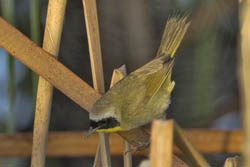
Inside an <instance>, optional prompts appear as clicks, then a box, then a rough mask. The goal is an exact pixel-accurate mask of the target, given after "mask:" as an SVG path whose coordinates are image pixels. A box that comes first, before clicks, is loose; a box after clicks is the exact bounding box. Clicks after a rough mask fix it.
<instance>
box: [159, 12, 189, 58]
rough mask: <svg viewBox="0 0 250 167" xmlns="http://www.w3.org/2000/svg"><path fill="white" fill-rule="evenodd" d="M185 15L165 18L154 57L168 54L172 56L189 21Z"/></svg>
mask: <svg viewBox="0 0 250 167" xmlns="http://www.w3.org/2000/svg"><path fill="white" fill-rule="evenodd" d="M187 17H188V16H187V15H184V16H181V15H175V16H173V17H170V18H169V19H168V20H167V23H166V26H165V30H164V33H163V36H162V40H161V45H160V47H159V50H158V52H157V56H156V57H161V56H164V55H165V56H166V55H170V57H171V58H173V57H174V54H175V52H176V50H177V49H178V47H179V45H180V43H181V41H182V39H183V37H184V35H185V33H186V31H187V29H188V27H189V25H190V22H188V21H187Z"/></svg>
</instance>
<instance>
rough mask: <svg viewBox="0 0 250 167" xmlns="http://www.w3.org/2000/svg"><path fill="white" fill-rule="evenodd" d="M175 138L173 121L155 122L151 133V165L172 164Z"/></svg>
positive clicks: (168, 165)
mask: <svg viewBox="0 0 250 167" xmlns="http://www.w3.org/2000/svg"><path fill="white" fill-rule="evenodd" d="M173 138H174V122H173V121H171V120H170V121H160V120H156V121H154V122H153V125H152V133H151V152H150V163H151V164H150V166H153V167H165V166H166V167H171V166H172V156H173V144H174V143H173Z"/></svg>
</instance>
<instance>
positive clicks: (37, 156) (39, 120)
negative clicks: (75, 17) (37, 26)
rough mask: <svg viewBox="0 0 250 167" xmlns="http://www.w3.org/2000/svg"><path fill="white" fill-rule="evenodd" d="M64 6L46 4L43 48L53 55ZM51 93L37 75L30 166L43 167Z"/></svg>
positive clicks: (60, 1) (61, 2)
mask: <svg viewBox="0 0 250 167" xmlns="http://www.w3.org/2000/svg"><path fill="white" fill-rule="evenodd" d="M65 7H66V0H56V1H49V4H48V10H47V18H46V25H45V33H44V40H43V48H44V50H46V51H47V52H49V53H51V54H52V55H54V56H57V55H58V50H59V46H60V40H61V33H62V26H63V20H64V13H65ZM39 63H40V62H39ZM36 65H37V64H36ZM52 94H53V87H52V85H51V84H50V83H49V82H47V81H46V80H45V79H43V78H42V77H39V83H38V90H37V100H36V112H35V121H34V134H33V147H32V157H31V166H32V167H45V157H46V147H47V140H48V127H49V119H50V109H51V101H52Z"/></svg>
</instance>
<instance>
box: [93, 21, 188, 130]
mask: <svg viewBox="0 0 250 167" xmlns="http://www.w3.org/2000/svg"><path fill="white" fill-rule="evenodd" d="M189 25H190V22H188V21H187V16H173V17H171V18H169V19H168V20H167V23H166V27H165V30H164V33H163V37H162V41H161V44H160V47H159V50H158V52H157V56H156V57H155V58H154V59H153V60H151V61H150V62H149V63H147V64H146V65H144V66H142V67H140V68H139V69H137V70H136V71H134V72H132V73H130V74H129V75H128V76H127V77H125V78H124V79H122V80H121V81H119V82H118V83H117V84H115V85H114V86H113V87H112V88H111V89H110V90H109V91H108V92H107V93H106V94H104V95H103V96H102V97H101V98H100V99H98V100H97V101H96V103H95V104H94V105H93V108H92V111H91V112H90V114H89V118H90V129H89V134H91V133H93V132H94V131H97V132H117V131H127V130H130V129H133V128H138V127H140V126H142V125H145V124H147V123H149V122H151V121H152V120H153V119H155V118H161V117H162V116H163V115H164V114H165V110H166V109H167V108H168V106H169V104H170V94H171V92H172V90H173V88H174V85H175V82H174V81H171V74H172V68H173V65H174V54H175V52H176V50H177V48H178V47H179V45H180V43H181V41H182V39H183V37H184V35H185V33H186V31H187V29H188V27H189Z"/></svg>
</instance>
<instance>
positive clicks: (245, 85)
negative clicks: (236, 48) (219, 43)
mask: <svg viewBox="0 0 250 167" xmlns="http://www.w3.org/2000/svg"><path fill="white" fill-rule="evenodd" d="M240 21H241V29H240V40H241V95H242V109H243V117H242V118H243V128H244V133H245V138H244V140H245V141H244V147H243V165H244V167H248V166H250V158H249V157H250V103H249V102H250V78H249V74H250V47H249V44H250V31H249V28H250V1H249V0H242V1H241V12H240Z"/></svg>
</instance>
